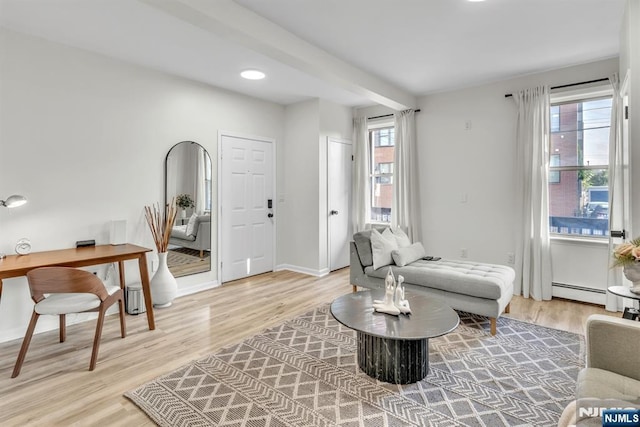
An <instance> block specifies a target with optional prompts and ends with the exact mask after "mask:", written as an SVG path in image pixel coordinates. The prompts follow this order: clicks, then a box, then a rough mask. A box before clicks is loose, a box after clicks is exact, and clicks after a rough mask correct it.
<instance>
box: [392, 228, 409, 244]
mask: <svg viewBox="0 0 640 427" xmlns="http://www.w3.org/2000/svg"><path fill="white" fill-rule="evenodd" d="M391 232H392V233H393V235H394V236H395V237H396V240H397V241H398V247H399V248H406V247H409V246H411V239H410V238H409V236H407V233H405V232H404V231H403V230H402V228H400V227H394V228H392V229H391Z"/></svg>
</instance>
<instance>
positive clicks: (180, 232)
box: [171, 225, 196, 241]
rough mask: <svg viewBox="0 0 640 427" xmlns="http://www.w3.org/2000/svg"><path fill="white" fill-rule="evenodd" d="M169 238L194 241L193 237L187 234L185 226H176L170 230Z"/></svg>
mask: <svg viewBox="0 0 640 427" xmlns="http://www.w3.org/2000/svg"><path fill="white" fill-rule="evenodd" d="M171 237H173V238H176V239H182V240H191V241H193V240H196V238H195V237H193V236H190V235H188V234H187V226H186V225H176V226H174V227H173V228H172V229H171Z"/></svg>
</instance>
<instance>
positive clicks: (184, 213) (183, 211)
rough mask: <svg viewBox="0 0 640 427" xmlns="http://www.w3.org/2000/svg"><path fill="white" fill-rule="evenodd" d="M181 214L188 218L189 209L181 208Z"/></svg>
mask: <svg viewBox="0 0 640 427" xmlns="http://www.w3.org/2000/svg"><path fill="white" fill-rule="evenodd" d="M180 216H181V217H182V218H186V217H187V210H186V209H181V210H180Z"/></svg>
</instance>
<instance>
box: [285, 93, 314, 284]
mask: <svg viewBox="0 0 640 427" xmlns="http://www.w3.org/2000/svg"><path fill="white" fill-rule="evenodd" d="M319 114H320V111H319V104H318V100H317V99H313V100H310V101H304V102H299V103H297V104H293V105H288V106H287V107H286V108H285V137H284V139H285V147H284V148H283V150H280V151H281V152H282V156H283V159H282V160H283V161H282V165H281V168H280V169H281V172H282V174H283V184H282V185H281V186H279V189H278V191H279V192H280V194H281V196H284V197H279V204H278V207H279V217H280V218H279V219H278V230H279V231H278V251H279V255H280V257H279V259H280V260H281V264H280V265H279V267H278V268H291V269H294V270H296V271H301V272H307V273H309V274H317V270H318V257H319V252H318V232H317V224H318V198H319V193H318V186H317V181H318V170H319V165H318V148H317V143H318V133H319V131H320V129H319V126H320V125H319V122H318V115H319ZM283 198H284V202H283V201H282V199H283Z"/></svg>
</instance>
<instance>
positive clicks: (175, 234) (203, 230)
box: [169, 215, 211, 258]
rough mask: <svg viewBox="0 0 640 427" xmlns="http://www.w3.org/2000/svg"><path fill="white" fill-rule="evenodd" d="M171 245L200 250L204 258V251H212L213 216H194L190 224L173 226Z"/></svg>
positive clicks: (201, 256)
mask: <svg viewBox="0 0 640 427" xmlns="http://www.w3.org/2000/svg"><path fill="white" fill-rule="evenodd" d="M169 243H170V244H172V245H176V246H182V247H184V248H189V249H195V250H198V251H200V258H204V251H208V250H211V215H194V216H193V217H192V218H190V219H189V223H187V224H184V225H175V226H173V228H172V229H171V238H170V239H169Z"/></svg>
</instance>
